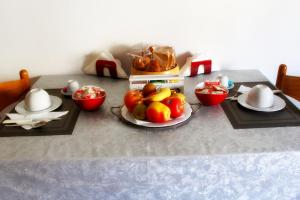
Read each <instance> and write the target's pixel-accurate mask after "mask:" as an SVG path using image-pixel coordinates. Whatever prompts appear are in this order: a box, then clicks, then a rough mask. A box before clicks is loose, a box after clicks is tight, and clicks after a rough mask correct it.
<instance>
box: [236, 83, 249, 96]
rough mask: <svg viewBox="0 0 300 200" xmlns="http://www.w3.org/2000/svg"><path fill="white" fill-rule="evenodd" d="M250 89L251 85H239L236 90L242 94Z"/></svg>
mask: <svg viewBox="0 0 300 200" xmlns="http://www.w3.org/2000/svg"><path fill="white" fill-rule="evenodd" d="M250 90H251V87H247V86H244V85H240V87H239V89H238V92H239V93H242V94H245V93H247V92H249V91H250Z"/></svg>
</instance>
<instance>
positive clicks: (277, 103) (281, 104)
mask: <svg viewBox="0 0 300 200" xmlns="http://www.w3.org/2000/svg"><path fill="white" fill-rule="evenodd" d="M247 95H248V94H247V93H246V94H241V95H240V96H238V99H237V101H238V103H239V104H240V105H241V106H244V107H245V108H248V109H251V110H255V111H260V112H275V111H279V110H282V109H283V108H285V106H286V103H285V101H284V100H283V99H282V98H280V97H279V96H276V95H274V101H273V105H272V106H271V107H268V108H257V107H253V106H251V105H249V104H248V103H247V102H246V99H247Z"/></svg>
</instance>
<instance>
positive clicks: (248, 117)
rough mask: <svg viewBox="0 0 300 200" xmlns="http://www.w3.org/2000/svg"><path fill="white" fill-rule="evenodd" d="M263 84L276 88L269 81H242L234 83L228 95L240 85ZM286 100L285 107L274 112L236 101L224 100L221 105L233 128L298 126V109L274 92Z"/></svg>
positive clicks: (299, 124)
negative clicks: (262, 110) (255, 109)
mask: <svg viewBox="0 0 300 200" xmlns="http://www.w3.org/2000/svg"><path fill="white" fill-rule="evenodd" d="M257 84H265V85H267V86H269V87H270V88H271V89H276V88H275V87H274V85H272V84H271V83H270V82H243V83H235V84H234V88H233V89H232V90H230V93H229V96H232V95H234V94H235V92H236V91H237V90H238V88H239V87H240V85H245V86H248V87H253V86H255V85H257ZM276 95H278V96H279V97H281V98H282V99H284V101H285V102H286V107H285V108H284V109H282V110H280V111H276V112H258V111H254V110H250V109H247V108H244V107H243V106H241V105H240V104H239V103H238V102H237V101H232V100H225V101H224V102H223V103H222V104H221V105H222V107H223V110H224V111H225V113H226V115H227V117H228V119H229V121H230V122H231V124H232V126H233V128H235V129H245V128H267V127H286V126H300V111H299V110H298V108H297V107H296V106H295V105H293V104H292V103H291V102H290V101H289V100H288V99H287V98H286V97H285V96H284V95H283V94H276Z"/></svg>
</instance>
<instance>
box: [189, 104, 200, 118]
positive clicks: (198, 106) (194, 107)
mask: <svg viewBox="0 0 300 200" xmlns="http://www.w3.org/2000/svg"><path fill="white" fill-rule="evenodd" d="M189 104H190V105H191V108H192V115H194V114H195V113H197V112H198V111H199V110H200V108H201V106H202V104H201V103H189Z"/></svg>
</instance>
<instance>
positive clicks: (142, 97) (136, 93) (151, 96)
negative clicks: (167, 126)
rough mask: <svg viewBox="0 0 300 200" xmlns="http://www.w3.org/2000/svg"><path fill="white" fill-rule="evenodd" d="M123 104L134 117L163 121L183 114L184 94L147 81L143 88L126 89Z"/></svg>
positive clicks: (157, 121)
mask: <svg viewBox="0 0 300 200" xmlns="http://www.w3.org/2000/svg"><path fill="white" fill-rule="evenodd" d="M124 104H125V106H126V108H127V109H128V112H130V113H132V115H133V117H134V118H135V119H138V120H144V121H150V122H154V123H163V122H167V121H169V120H172V118H177V117H180V116H182V115H183V113H184V104H185V96H184V94H182V93H177V92H175V91H174V90H171V89H170V88H160V89H157V88H156V86H155V85H154V84H153V83H148V84H146V85H145V86H144V88H143V90H129V91H127V92H126V94H125V96H124Z"/></svg>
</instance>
